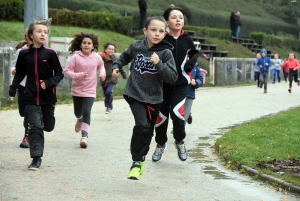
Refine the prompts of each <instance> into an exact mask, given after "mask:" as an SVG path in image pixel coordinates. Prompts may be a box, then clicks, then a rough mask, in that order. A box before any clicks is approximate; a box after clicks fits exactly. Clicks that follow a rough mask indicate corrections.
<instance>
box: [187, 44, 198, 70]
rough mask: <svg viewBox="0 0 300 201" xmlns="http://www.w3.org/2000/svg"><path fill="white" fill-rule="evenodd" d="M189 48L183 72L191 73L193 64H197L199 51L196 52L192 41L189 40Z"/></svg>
mask: <svg viewBox="0 0 300 201" xmlns="http://www.w3.org/2000/svg"><path fill="white" fill-rule="evenodd" d="M190 43H191V44H190V46H191V49H190V51H189V52H188V55H189V60H188V61H187V62H186V64H185V65H184V70H185V72H191V71H192V69H193V67H194V65H195V63H196V62H197V59H198V57H199V51H198V50H196V48H195V46H194V43H193V41H192V39H191V40H190Z"/></svg>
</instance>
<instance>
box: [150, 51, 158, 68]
mask: <svg viewBox="0 0 300 201" xmlns="http://www.w3.org/2000/svg"><path fill="white" fill-rule="evenodd" d="M150 60H151V62H152V63H153V64H154V65H156V64H157V63H158V62H159V57H158V55H157V54H156V53H155V52H153V54H152V55H151V57H150Z"/></svg>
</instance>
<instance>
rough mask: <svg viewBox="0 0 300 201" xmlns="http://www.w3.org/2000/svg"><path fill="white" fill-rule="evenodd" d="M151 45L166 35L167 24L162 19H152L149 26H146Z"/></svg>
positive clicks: (145, 31)
mask: <svg viewBox="0 0 300 201" xmlns="http://www.w3.org/2000/svg"><path fill="white" fill-rule="evenodd" d="M143 30H144V34H145V35H146V37H147V40H148V45H149V47H152V46H153V45H155V44H158V43H159V42H160V41H162V39H163V38H164V37H165V34H166V24H165V23H164V22H162V21H160V20H152V21H151V22H150V23H149V25H148V27H147V28H144V29H143Z"/></svg>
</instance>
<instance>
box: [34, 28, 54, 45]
mask: <svg viewBox="0 0 300 201" xmlns="http://www.w3.org/2000/svg"><path fill="white" fill-rule="evenodd" d="M48 33H49V30H48V27H47V26H46V25H42V24H37V25H35V27H34V29H33V32H32V34H30V38H32V40H33V44H35V45H37V46H40V45H42V44H44V43H45V42H46V39H47V37H48Z"/></svg>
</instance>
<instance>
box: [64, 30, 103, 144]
mask: <svg viewBox="0 0 300 201" xmlns="http://www.w3.org/2000/svg"><path fill="white" fill-rule="evenodd" d="M98 47H99V42H98V37H97V36H96V35H94V34H90V33H78V34H75V37H74V39H73V40H72V41H71V46H70V47H69V51H71V52H72V53H74V55H73V56H72V57H71V59H70V61H69V62H68V64H67V66H66V68H65V70H64V74H65V75H66V77H69V78H71V79H72V89H71V94H72V96H73V104H74V114H75V116H76V118H77V120H76V124H75V132H76V133H78V132H79V131H81V139H80V143H79V144H80V147H81V148H86V147H87V146H88V133H89V128H90V123H91V110H92V107H93V104H94V100H95V98H96V88H97V72H98V73H99V75H100V80H101V81H104V80H105V68H104V63H103V60H102V58H101V57H100V55H99V54H97V53H95V52H94V50H95V51H97V50H98Z"/></svg>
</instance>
